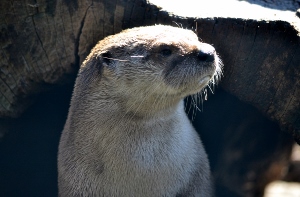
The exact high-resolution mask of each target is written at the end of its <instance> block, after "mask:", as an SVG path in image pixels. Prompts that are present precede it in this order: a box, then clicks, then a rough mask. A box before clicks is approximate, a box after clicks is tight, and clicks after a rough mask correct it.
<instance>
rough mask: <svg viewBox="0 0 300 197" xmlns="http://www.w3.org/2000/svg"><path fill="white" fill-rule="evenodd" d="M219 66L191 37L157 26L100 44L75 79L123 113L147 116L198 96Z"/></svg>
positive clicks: (213, 54) (127, 32) (209, 48)
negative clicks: (113, 100) (116, 106)
mask: <svg viewBox="0 0 300 197" xmlns="http://www.w3.org/2000/svg"><path fill="white" fill-rule="evenodd" d="M220 64H221V63H220V60H219V58H218V56H217V54H216V51H215V49H214V47H212V46H211V45H209V44H205V43H202V42H200V41H199V40H198V37H197V35H196V34H195V33H193V32H192V31H190V30H185V29H181V28H176V27H170V26H163V25H157V26H149V27H140V28H133V29H129V30H125V31H123V32H121V33H119V34H116V35H113V36H109V37H107V38H105V39H104V40H102V41H100V42H99V43H98V44H97V45H96V46H95V48H94V49H93V50H92V52H91V54H90V55H89V56H88V57H87V59H86V61H85V62H84V63H83V66H82V68H81V71H80V74H81V75H82V77H84V78H85V79H83V80H86V81H85V82H84V83H85V84H92V85H90V87H91V88H94V89H95V91H93V92H94V93H95V94H98V95H100V94H102V96H105V95H109V98H110V99H115V102H116V103H117V104H118V105H120V107H121V108H122V109H123V110H124V111H125V112H127V113H130V112H133V113H135V114H139V113H140V114H143V113H145V114H146V113H148V114H149V113H150V112H155V111H160V110H165V109H167V108H170V107H171V106H172V105H176V104H177V103H178V102H179V101H180V100H182V99H183V98H184V97H186V96H188V95H191V94H195V93H197V92H200V91H201V90H202V89H203V88H204V87H205V86H206V85H207V84H208V83H209V82H211V81H213V80H214V79H216V78H217V77H218V76H219V74H220V72H221V68H220ZM79 76H80V75H79ZM87 88H88V87H87ZM90 92H91V91H89V94H90ZM103 92H105V94H104V93H103ZM94 97H95V96H94Z"/></svg>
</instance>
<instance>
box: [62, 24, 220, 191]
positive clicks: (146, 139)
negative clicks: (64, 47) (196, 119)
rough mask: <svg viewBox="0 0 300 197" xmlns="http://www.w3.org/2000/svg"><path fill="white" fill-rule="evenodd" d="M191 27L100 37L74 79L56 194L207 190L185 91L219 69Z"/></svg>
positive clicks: (156, 28)
mask: <svg viewBox="0 0 300 197" xmlns="http://www.w3.org/2000/svg"><path fill="white" fill-rule="evenodd" d="M219 73H220V60H219V58H218V56H217V55H216V52H215V49H214V48H213V47H212V46H211V45H208V44H205V43H201V42H199V41H198V37H197V36H196V34H195V33H193V32H192V31H190V30H185V29H182V28H176V27H171V26H163V25H156V26H148V27H139V28H133V29H129V30H125V31H122V32H121V33H119V34H116V35H113V36H109V37H107V38H105V39H104V40H102V41H100V42H99V43H98V44H97V45H96V46H95V47H94V48H93V49H92V51H91V53H90V54H89V55H88V57H87V58H86V60H85V61H84V62H83V64H82V66H81V68H80V71H79V74H78V77H77V79H76V83H75V87H74V92H73V96H72V100H71V105H70V109H69V114H68V118H67V121H66V124H65V127H64V130H63V133H62V136H61V140H60V145H59V154H58V184H59V195H60V196H108V197H110V196H122V197H124V196H131V197H132V196H143V197H153V196H201V197H207V196H211V195H212V193H213V192H212V183H211V175H210V168H209V162H208V159H207V155H206V153H205V150H204V148H203V146H202V143H201V140H200V138H199V136H198V135H197V133H196V131H195V130H194V128H193V126H192V125H191V123H190V121H189V119H188V118H187V115H186V114H185V112H184V105H183V98H184V97H186V96H188V95H191V94H195V93H197V92H199V91H201V90H202V89H203V88H204V87H205V86H206V85H207V84H208V83H209V82H210V81H213V80H214V79H216V78H217V77H218V76H219Z"/></svg>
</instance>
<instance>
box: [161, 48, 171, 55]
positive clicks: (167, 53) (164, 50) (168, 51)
mask: <svg viewBox="0 0 300 197" xmlns="http://www.w3.org/2000/svg"><path fill="white" fill-rule="evenodd" d="M160 53H161V54H162V55H163V56H170V55H171V54H172V50H171V49H163V50H161V52H160Z"/></svg>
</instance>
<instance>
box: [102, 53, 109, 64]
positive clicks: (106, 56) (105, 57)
mask: <svg viewBox="0 0 300 197" xmlns="http://www.w3.org/2000/svg"><path fill="white" fill-rule="evenodd" d="M101 59H102V61H103V63H105V64H107V65H109V64H111V63H112V54H111V52H109V51H106V52H104V53H102V54H101Z"/></svg>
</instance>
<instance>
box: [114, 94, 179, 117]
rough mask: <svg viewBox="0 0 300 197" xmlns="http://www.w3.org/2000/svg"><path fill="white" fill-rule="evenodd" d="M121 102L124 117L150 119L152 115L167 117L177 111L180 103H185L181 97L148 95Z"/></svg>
mask: <svg viewBox="0 0 300 197" xmlns="http://www.w3.org/2000/svg"><path fill="white" fill-rule="evenodd" d="M119 103H120V106H121V108H120V109H122V113H123V114H124V115H125V116H124V117H128V118H130V119H132V118H134V119H144V118H145V119H149V118H151V117H153V118H158V117H166V116H168V115H170V114H173V113H175V111H176V110H177V109H178V106H179V105H183V99H180V98H174V97H172V98H166V97H163V98H160V99H158V98H157V97H151V96H148V97H147V98H143V99H140V100H136V99H126V100H123V101H121V102H119Z"/></svg>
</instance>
